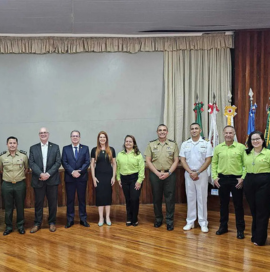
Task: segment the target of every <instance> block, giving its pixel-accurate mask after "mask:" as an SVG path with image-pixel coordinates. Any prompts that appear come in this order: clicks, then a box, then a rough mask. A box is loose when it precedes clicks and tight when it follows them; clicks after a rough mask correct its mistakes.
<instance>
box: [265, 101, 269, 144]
mask: <svg viewBox="0 0 270 272" xmlns="http://www.w3.org/2000/svg"><path fill="white" fill-rule="evenodd" d="M264 139H265V144H266V147H267V148H268V149H270V106H269V108H268V111H267V121H266V128H265V133H264Z"/></svg>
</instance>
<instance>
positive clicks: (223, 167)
mask: <svg viewBox="0 0 270 272" xmlns="http://www.w3.org/2000/svg"><path fill="white" fill-rule="evenodd" d="M245 149H246V147H245V146H244V145H243V144H240V143H237V142H233V144H232V145H230V146H228V145H226V143H225V142H223V143H221V144H219V145H217V146H216V147H215V149H214V156H213V158H212V164H211V168H212V178H213V179H214V180H215V179H216V178H218V174H223V175H235V176H240V175H241V176H242V178H243V177H244V176H243V174H244V169H243V166H244V153H245Z"/></svg>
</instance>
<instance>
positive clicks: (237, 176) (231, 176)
mask: <svg viewBox="0 0 270 272" xmlns="http://www.w3.org/2000/svg"><path fill="white" fill-rule="evenodd" d="M218 176H219V177H222V178H241V177H242V176H241V175H223V174H218Z"/></svg>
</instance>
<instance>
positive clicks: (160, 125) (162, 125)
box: [157, 124, 168, 131]
mask: <svg viewBox="0 0 270 272" xmlns="http://www.w3.org/2000/svg"><path fill="white" fill-rule="evenodd" d="M159 127H166V128H167V131H168V127H167V126H166V125H164V124H159V125H158V127H157V131H158V128H159Z"/></svg>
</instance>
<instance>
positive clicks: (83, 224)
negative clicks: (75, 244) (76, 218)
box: [80, 220, 90, 228]
mask: <svg viewBox="0 0 270 272" xmlns="http://www.w3.org/2000/svg"><path fill="white" fill-rule="evenodd" d="M80 224H81V225H82V226H84V227H87V228H89V227H90V225H89V224H88V223H87V222H86V221H82V220H81V221H80Z"/></svg>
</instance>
